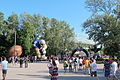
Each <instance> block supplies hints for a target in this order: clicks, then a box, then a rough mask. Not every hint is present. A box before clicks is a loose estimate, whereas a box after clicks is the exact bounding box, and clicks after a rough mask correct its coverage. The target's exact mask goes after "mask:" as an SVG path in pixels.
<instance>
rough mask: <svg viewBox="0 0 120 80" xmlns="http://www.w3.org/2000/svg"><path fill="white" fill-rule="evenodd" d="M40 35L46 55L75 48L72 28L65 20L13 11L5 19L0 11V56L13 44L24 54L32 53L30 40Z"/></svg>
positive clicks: (6, 52)
mask: <svg viewBox="0 0 120 80" xmlns="http://www.w3.org/2000/svg"><path fill="white" fill-rule="evenodd" d="M15 32H16V35H15ZM15 36H16V42H15ZM40 36H42V37H43V38H44V39H45V41H46V43H47V45H48V49H47V53H48V54H47V55H59V54H60V51H61V50H64V49H68V50H70V49H74V48H75V41H74V39H75V37H74V32H73V29H72V28H70V25H69V24H67V23H66V22H65V21H58V20H56V19H55V18H52V19H49V18H47V17H43V16H40V15H39V14H37V15H36V14H34V15H30V14H27V13H23V14H21V15H20V16H18V15H17V14H15V13H13V14H11V15H10V16H9V17H8V18H7V19H5V18H4V14H3V13H2V12H0V42H1V43H0V52H1V53H0V56H5V55H6V54H8V50H9V48H10V47H12V46H13V45H21V46H22V47H23V54H24V55H32V54H33V45H32V42H33V41H34V40H36V39H37V38H39V37H40Z"/></svg>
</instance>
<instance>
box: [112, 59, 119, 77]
mask: <svg viewBox="0 0 120 80" xmlns="http://www.w3.org/2000/svg"><path fill="white" fill-rule="evenodd" d="M117 69H118V64H117V61H116V60H115V59H113V62H112V64H111V71H112V78H113V79H118V78H117V76H116V71H117Z"/></svg>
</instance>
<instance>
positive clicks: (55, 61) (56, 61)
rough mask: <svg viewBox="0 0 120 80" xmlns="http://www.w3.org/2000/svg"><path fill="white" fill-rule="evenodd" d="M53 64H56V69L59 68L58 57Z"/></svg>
mask: <svg viewBox="0 0 120 80" xmlns="http://www.w3.org/2000/svg"><path fill="white" fill-rule="evenodd" d="M55 62H56V64H57V67H58V68H59V64H60V63H59V60H58V57H56V58H55Z"/></svg>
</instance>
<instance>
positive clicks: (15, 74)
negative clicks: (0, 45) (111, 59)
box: [0, 62, 105, 80]
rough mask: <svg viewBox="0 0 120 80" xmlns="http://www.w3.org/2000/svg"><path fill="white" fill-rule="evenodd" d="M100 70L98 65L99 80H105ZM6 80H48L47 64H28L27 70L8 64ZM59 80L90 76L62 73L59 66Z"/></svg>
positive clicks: (85, 78)
mask: <svg viewBox="0 0 120 80" xmlns="http://www.w3.org/2000/svg"><path fill="white" fill-rule="evenodd" d="M102 68H103V65H102V64H100V65H98V77H99V80H105V79H104V77H103V76H104V74H103V70H102ZM0 79H2V77H0ZM6 80H50V77H49V73H48V68H47V63H45V62H42V63H30V64H29V67H28V68H19V64H17V65H15V66H14V67H13V66H12V65H11V64H9V68H8V74H7V78H6ZM59 80H90V75H85V74H84V73H83V71H79V72H78V73H68V72H67V73H64V71H63V69H62V64H61V65H60V68H59Z"/></svg>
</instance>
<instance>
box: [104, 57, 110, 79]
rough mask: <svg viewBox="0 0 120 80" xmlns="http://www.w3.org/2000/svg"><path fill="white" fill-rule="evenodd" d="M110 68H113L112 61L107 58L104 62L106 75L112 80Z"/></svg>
mask: <svg viewBox="0 0 120 80" xmlns="http://www.w3.org/2000/svg"><path fill="white" fill-rule="evenodd" d="M110 68H111V63H110V62H109V60H108V59H106V60H105V62H104V75H105V77H106V80H110Z"/></svg>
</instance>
